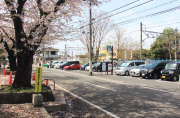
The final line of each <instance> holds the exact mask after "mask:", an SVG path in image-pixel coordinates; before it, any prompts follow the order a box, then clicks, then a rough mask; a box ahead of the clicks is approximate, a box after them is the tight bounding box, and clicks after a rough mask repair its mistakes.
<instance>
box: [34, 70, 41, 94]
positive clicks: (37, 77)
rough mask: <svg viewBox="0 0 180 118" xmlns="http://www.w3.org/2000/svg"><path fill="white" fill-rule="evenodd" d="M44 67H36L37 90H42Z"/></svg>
mask: <svg viewBox="0 0 180 118" xmlns="http://www.w3.org/2000/svg"><path fill="white" fill-rule="evenodd" d="M41 80H42V67H37V68H36V83H35V92H41Z"/></svg>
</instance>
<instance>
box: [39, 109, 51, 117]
mask: <svg viewBox="0 0 180 118" xmlns="http://www.w3.org/2000/svg"><path fill="white" fill-rule="evenodd" d="M40 111H41V112H42V113H43V114H44V115H45V116H46V118H52V117H51V116H50V115H49V114H48V112H47V111H46V109H45V108H44V107H42V108H41V109H40Z"/></svg>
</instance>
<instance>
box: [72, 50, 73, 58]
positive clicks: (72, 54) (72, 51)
mask: <svg viewBox="0 0 180 118" xmlns="http://www.w3.org/2000/svg"><path fill="white" fill-rule="evenodd" d="M72 59H73V51H72Z"/></svg>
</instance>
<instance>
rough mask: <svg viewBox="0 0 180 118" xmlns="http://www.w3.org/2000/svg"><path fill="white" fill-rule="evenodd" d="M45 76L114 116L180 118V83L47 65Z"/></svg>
mask: <svg viewBox="0 0 180 118" xmlns="http://www.w3.org/2000/svg"><path fill="white" fill-rule="evenodd" d="M33 70H35V68H33ZM43 77H45V78H53V79H54V80H55V81H56V84H57V85H58V86H60V87H62V88H63V89H65V90H67V91H70V92H71V93H73V94H75V95H77V96H79V98H82V99H83V100H86V101H87V102H89V103H92V104H93V105H96V106H98V107H99V108H100V109H102V110H104V111H105V112H108V113H109V114H110V115H112V116H114V117H121V118H137V117H138V118H145V117H146V118H168V117H169V118H179V117H180V112H179V111H180V82H171V81H162V80H160V79H158V80H151V79H141V78H140V77H130V76H116V75H110V73H109V75H105V74H104V73H103V74H101V73H93V76H88V72H85V71H80V70H70V71H64V70H60V69H49V68H45V67H43Z"/></svg>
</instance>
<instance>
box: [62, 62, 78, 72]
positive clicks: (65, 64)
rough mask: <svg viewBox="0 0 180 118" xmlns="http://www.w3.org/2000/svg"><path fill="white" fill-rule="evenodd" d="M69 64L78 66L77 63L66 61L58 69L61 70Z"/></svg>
mask: <svg viewBox="0 0 180 118" xmlns="http://www.w3.org/2000/svg"><path fill="white" fill-rule="evenodd" d="M71 64H79V61H67V62H65V63H62V64H61V65H60V66H59V68H60V69H62V70H63V68H64V66H69V65H71Z"/></svg>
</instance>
